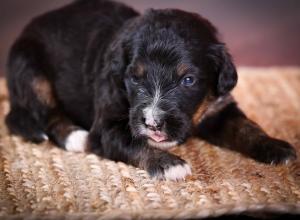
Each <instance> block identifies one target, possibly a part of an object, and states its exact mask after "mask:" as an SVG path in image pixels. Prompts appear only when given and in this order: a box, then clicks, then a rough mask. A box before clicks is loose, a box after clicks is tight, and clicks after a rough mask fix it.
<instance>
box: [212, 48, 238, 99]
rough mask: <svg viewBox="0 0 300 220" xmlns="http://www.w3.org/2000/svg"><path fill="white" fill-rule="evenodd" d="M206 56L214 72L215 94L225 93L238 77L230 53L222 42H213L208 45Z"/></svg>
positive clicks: (230, 88) (231, 87)
mask: <svg viewBox="0 0 300 220" xmlns="http://www.w3.org/2000/svg"><path fill="white" fill-rule="evenodd" d="M208 56H209V59H210V62H209V63H210V65H212V67H211V69H212V71H214V72H215V78H216V80H215V83H216V87H215V91H216V94H217V95H218V96H222V95H225V94H227V93H228V92H230V91H231V90H232V89H233V88H234V87H235V85H236V83H237V79H238V76H237V72H236V68H235V66H234V64H233V62H232V58H231V55H230V54H229V53H228V52H227V49H226V47H225V46H224V45H223V44H215V45H213V46H210V47H209V52H208Z"/></svg>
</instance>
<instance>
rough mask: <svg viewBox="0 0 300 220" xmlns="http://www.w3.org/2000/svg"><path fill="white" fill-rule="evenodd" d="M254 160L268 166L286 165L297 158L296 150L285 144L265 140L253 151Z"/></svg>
mask: <svg viewBox="0 0 300 220" xmlns="http://www.w3.org/2000/svg"><path fill="white" fill-rule="evenodd" d="M253 151H254V152H253V157H254V159H256V160H258V161H260V162H263V163H269V164H272V165H273V164H274V165H275V164H287V163H288V162H289V161H292V160H295V159H296V158H297V154H296V150H295V149H294V148H293V147H292V146H291V145H290V144H289V143H287V142H285V141H282V140H278V139H274V138H266V139H264V140H263V141H261V142H260V143H259V144H257V146H255V148H254V149H253Z"/></svg>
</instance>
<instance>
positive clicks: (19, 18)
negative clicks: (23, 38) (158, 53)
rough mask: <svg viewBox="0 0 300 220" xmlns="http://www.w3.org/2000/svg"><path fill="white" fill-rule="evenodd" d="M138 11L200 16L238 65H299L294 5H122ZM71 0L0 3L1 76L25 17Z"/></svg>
mask: <svg viewBox="0 0 300 220" xmlns="http://www.w3.org/2000/svg"><path fill="white" fill-rule="evenodd" d="M122 1H123V2H125V3H127V4H130V5H131V6H133V7H134V8H136V9H138V10H139V11H143V10H144V9H146V8H150V7H152V8H170V7H171V8H180V9H183V10H188V11H194V12H198V13H200V14H202V15H203V16H205V17H207V18H208V19H209V20H211V21H212V22H213V23H214V24H215V25H216V26H217V27H218V29H219V30H220V32H221V33H222V37H223V39H224V41H225V42H226V43H227V45H228V47H229V49H230V51H231V53H232V54H233V57H234V59H235V61H236V63H237V64H238V65H248V66H250V65H251V66H253V65H255V66H270V65H300V1H298V0H285V1H284V0H252V1H247V0H222V1H221V0H151V1H150V0H122ZM68 2H71V1H70V0H0V31H1V34H0V73H3V72H4V67H5V62H6V56H7V53H8V49H9V47H10V45H11V44H12V42H13V41H14V39H15V38H16V36H17V35H18V34H19V33H20V31H21V30H22V28H23V27H24V25H25V24H26V23H28V22H29V20H30V18H32V17H33V16H36V15H38V14H41V13H43V12H45V11H47V10H49V9H53V8H57V7H59V6H61V5H64V4H66V3H68Z"/></svg>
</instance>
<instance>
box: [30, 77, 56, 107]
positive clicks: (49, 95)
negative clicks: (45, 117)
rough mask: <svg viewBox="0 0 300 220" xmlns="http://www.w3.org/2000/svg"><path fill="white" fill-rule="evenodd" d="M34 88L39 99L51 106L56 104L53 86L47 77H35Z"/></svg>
mask: <svg viewBox="0 0 300 220" xmlns="http://www.w3.org/2000/svg"><path fill="white" fill-rule="evenodd" d="M32 88H33V90H34V92H35V93H36V95H37V97H38V99H39V101H41V102H42V103H43V104H45V105H47V106H49V107H54V106H55V104H56V103H55V99H54V97H53V92H52V88H51V85H50V83H49V81H48V80H47V79H45V78H44V77H37V78H35V79H33V81H32Z"/></svg>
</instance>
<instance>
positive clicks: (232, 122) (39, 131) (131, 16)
mask: <svg viewBox="0 0 300 220" xmlns="http://www.w3.org/2000/svg"><path fill="white" fill-rule="evenodd" d="M216 35H217V34H216V30H215V28H214V27H213V26H212V25H211V24H210V23H209V22H208V21H207V20H205V19H203V18H202V17H200V16H199V15H196V14H191V13H187V12H183V11H180V10H150V11H148V12H146V13H145V14H144V15H139V14H138V13H137V12H136V11H134V10H133V9H131V8H129V7H127V6H125V5H122V4H119V3H115V2H110V1H104V0H90V1H84V0H81V1H75V2H74V3H72V4H70V5H68V6H66V7H64V8H62V9H59V10H56V11H53V12H50V13H48V14H45V15H43V16H41V17H38V18H36V19H35V20H33V21H32V22H31V24H29V25H28V26H27V28H26V29H25V30H24V31H23V33H22V35H21V36H20V38H19V39H18V40H17V41H16V43H15V44H14V46H13V47H12V50H11V53H10V57H9V65H8V67H9V72H8V75H7V79H8V87H9V92H10V102H11V111H10V113H9V115H8V116H7V119H6V122H7V125H8V127H9V129H10V131H11V132H12V133H14V134H18V135H21V136H23V137H24V138H26V139H28V140H31V141H34V142H41V141H43V140H45V139H46V138H47V137H49V138H50V139H51V140H52V141H54V142H55V143H56V144H57V145H59V146H60V147H62V148H64V149H66V150H71V151H89V152H93V153H96V154H98V155H100V156H103V157H106V158H109V159H113V160H117V161H124V162H126V163H129V164H132V165H134V166H138V167H140V168H143V169H146V170H147V171H148V172H149V173H150V174H151V175H152V176H155V177H158V178H167V179H182V178H184V177H185V176H186V175H188V174H190V173H191V170H190V167H189V166H188V164H186V162H185V161H183V160H182V159H181V158H179V157H177V156H174V155H171V154H169V153H168V152H167V151H165V150H166V149H168V148H169V147H172V146H174V145H177V144H181V143H184V142H185V140H186V139H187V138H188V137H189V136H191V135H198V136H199V137H202V138H204V139H206V140H208V141H210V142H212V143H215V144H218V145H221V146H227V147H229V148H232V149H234V150H237V151H239V152H242V153H245V154H247V155H249V156H251V157H253V158H255V159H258V160H259V161H262V162H270V163H271V162H275V163H279V162H283V161H286V160H287V159H290V158H294V157H295V151H294V150H293V148H292V147H291V146H290V145H289V144H287V143H285V142H283V141H280V140H276V139H272V138H270V137H268V136H267V135H266V134H265V133H264V132H263V131H262V130H261V129H260V128H259V127H258V126H257V125H256V124H255V123H254V122H251V121H249V120H248V119H247V118H246V116H245V115H244V114H243V113H242V112H241V111H240V110H239V109H238V108H237V107H236V105H235V103H234V102H231V101H230V102H228V103H227V102H225V101H224V100H228V98H225V99H224V98H222V97H228V93H229V92H230V90H231V89H232V88H233V87H234V86H235V84H236V81H237V75H236V70H235V67H234V65H233V63H232V62H231V58H230V55H229V54H228V53H227V51H226V48H225V47H224V45H223V44H221V43H220V42H219V40H218V38H217V36H216ZM216 100H219V101H216ZM220 100H221V101H220ZM222 100H223V101H222ZM218 103H219V104H218ZM220 103H221V104H220ZM222 103H223V104H222ZM214 106H215V107H214ZM220 106H221V107H220ZM212 108H213V109H218V111H217V112H215V111H213V110H212Z"/></svg>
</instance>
